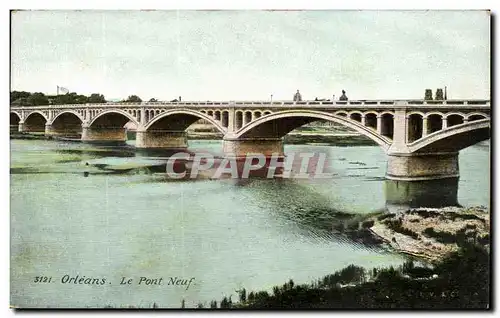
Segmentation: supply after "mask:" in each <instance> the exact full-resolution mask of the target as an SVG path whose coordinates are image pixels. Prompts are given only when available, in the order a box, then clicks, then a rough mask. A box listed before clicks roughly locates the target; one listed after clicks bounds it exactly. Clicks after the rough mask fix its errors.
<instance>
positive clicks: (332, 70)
mask: <svg viewBox="0 0 500 318" xmlns="http://www.w3.org/2000/svg"><path fill="white" fill-rule="evenodd" d="M489 23H490V17H489V14H488V13H487V12H485V11H400V12H398V11H385V12H383V11H22V12H16V13H15V14H13V17H12V60H11V61H12V73H11V74H12V82H11V83H12V90H27V91H42V92H44V93H49V94H54V93H55V91H56V85H60V86H65V87H68V88H69V89H70V90H71V91H76V92H79V93H83V94H90V93H93V92H99V93H102V94H104V95H105V96H106V97H107V98H108V99H109V98H125V97H126V96H128V95H131V94H137V95H139V96H140V97H141V98H143V99H149V98H151V97H155V98H158V99H162V100H170V99H174V98H176V97H177V96H179V95H181V96H182V97H183V100H243V99H262V100H264V99H269V98H270V95H271V94H273V95H274V97H273V98H274V99H275V100H278V99H291V98H292V96H293V93H294V92H295V91H296V90H297V89H300V90H301V93H302V95H303V98H305V99H314V98H315V97H319V98H331V96H332V95H333V94H335V95H336V97H337V98H338V96H339V95H340V91H341V90H342V89H345V90H346V91H347V95H348V96H349V98H350V99H385V98H387V99H391V98H423V93H424V89H425V88H432V89H433V90H435V89H436V88H437V87H444V86H445V85H447V86H448V92H449V98H486V99H487V98H489V96H490V52H489V51H490V26H489Z"/></svg>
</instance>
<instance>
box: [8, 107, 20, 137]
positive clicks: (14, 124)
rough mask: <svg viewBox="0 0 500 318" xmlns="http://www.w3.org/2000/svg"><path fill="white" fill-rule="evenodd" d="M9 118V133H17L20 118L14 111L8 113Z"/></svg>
mask: <svg viewBox="0 0 500 318" xmlns="http://www.w3.org/2000/svg"><path fill="white" fill-rule="evenodd" d="M9 117H10V118H9V122H10V124H9V125H10V131H11V132H12V131H17V130H18V129H19V123H20V122H21V116H20V115H19V114H18V113H17V112H15V111H10V116H9Z"/></svg>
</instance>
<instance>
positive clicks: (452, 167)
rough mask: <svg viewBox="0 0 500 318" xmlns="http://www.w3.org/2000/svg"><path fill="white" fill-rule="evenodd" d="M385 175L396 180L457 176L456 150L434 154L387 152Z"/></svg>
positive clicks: (421, 179) (420, 179) (435, 178)
mask: <svg viewBox="0 0 500 318" xmlns="http://www.w3.org/2000/svg"><path fill="white" fill-rule="evenodd" d="M386 177H387V179H389V180H398V181H423V180H437V179H447V178H458V177H459V167H458V152H456V153H435V154H389V155H388V160H387V173H386Z"/></svg>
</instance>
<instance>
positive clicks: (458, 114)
mask: <svg viewBox="0 0 500 318" xmlns="http://www.w3.org/2000/svg"><path fill="white" fill-rule="evenodd" d="M455 115H456V116H460V117H462V118H466V117H467V115H466V114H464V113H461V112H449V113H446V114H444V117H445V118H448V117H450V116H455Z"/></svg>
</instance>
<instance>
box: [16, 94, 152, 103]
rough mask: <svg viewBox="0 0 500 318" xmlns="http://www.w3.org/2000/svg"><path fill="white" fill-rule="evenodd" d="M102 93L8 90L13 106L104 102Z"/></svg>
mask: <svg viewBox="0 0 500 318" xmlns="http://www.w3.org/2000/svg"><path fill="white" fill-rule="evenodd" d="M150 101H151V102H156V101H157V100H156V99H155V98H151V100H150ZM106 102H107V101H106V98H105V97H104V95H102V94H99V93H94V94H91V95H90V96H85V95H79V94H77V93H75V92H71V93H67V94H61V95H45V94H44V93H40V92H36V93H31V92H24V91H12V92H10V104H11V105H15V106H39V105H64V104H86V103H91V104H100V103H106ZM121 102H125V103H140V102H142V99H141V98H140V97H139V96H137V95H130V96H129V97H128V98H127V99H124V100H122V101H121Z"/></svg>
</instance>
